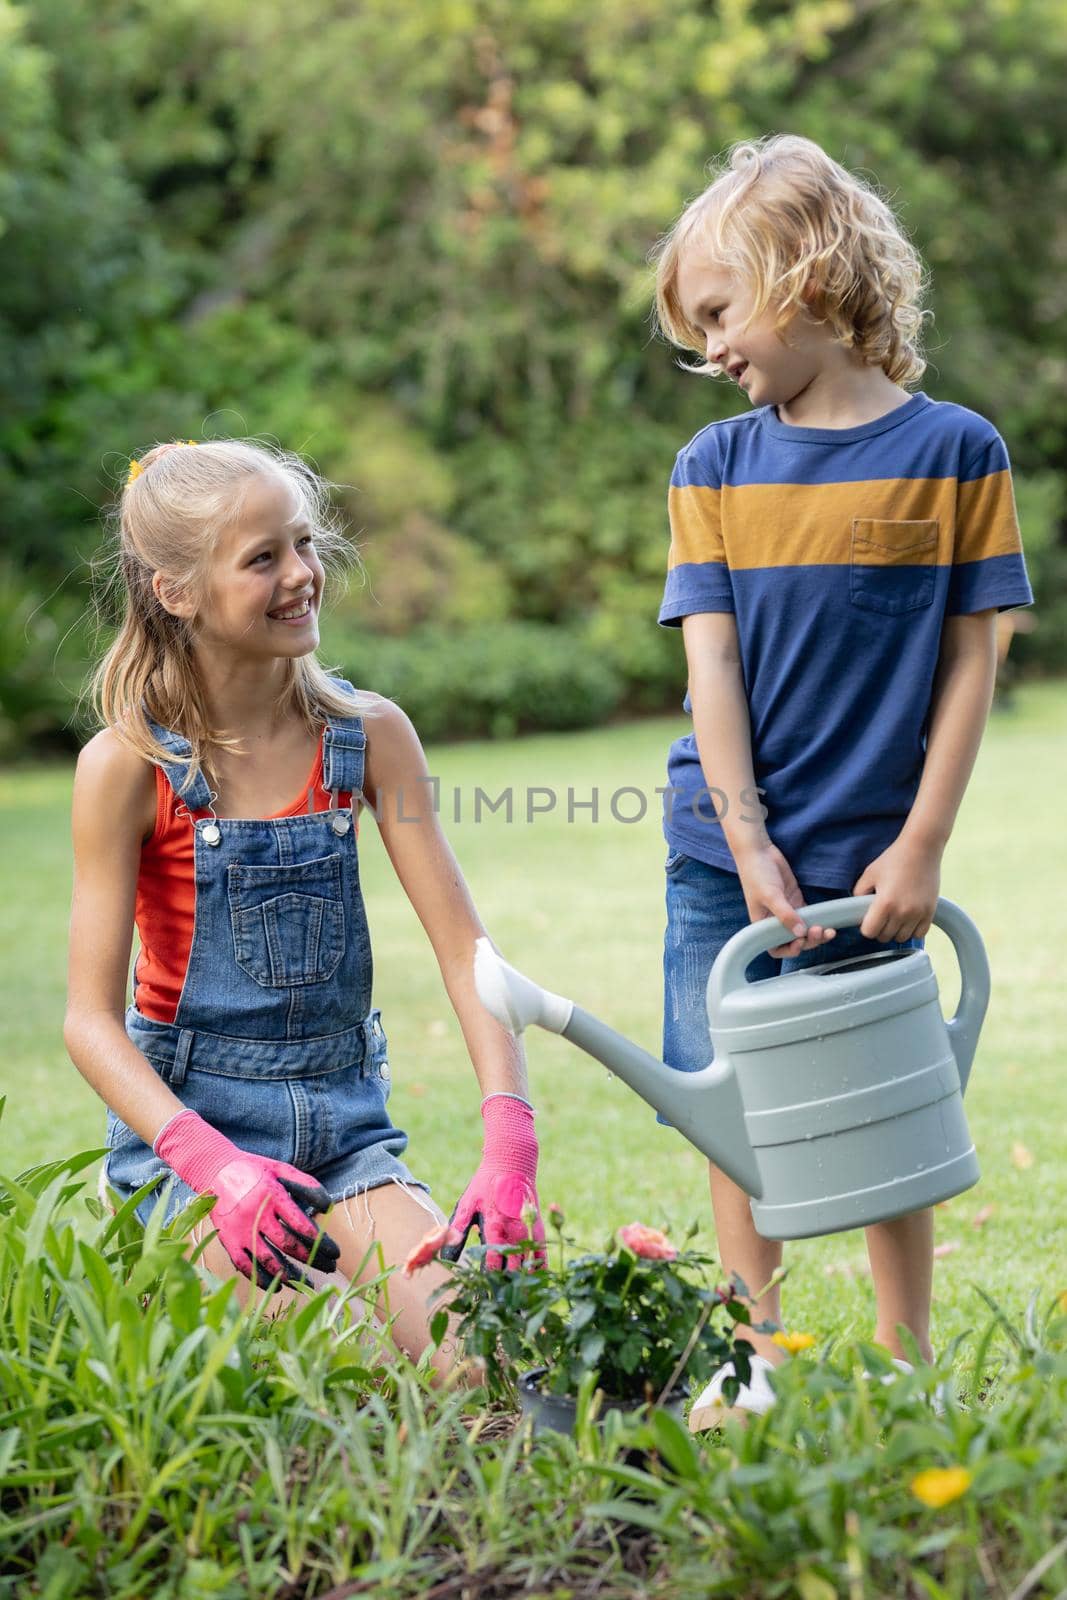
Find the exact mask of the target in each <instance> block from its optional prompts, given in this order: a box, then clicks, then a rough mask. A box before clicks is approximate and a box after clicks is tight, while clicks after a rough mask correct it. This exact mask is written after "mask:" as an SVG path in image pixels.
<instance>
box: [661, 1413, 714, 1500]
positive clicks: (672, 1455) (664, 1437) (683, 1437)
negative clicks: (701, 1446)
mask: <svg viewBox="0 0 1067 1600" xmlns="http://www.w3.org/2000/svg"><path fill="white" fill-rule="evenodd" d="M650 1427H651V1430H652V1436H653V1438H654V1440H655V1443H656V1449H657V1450H658V1451H659V1453H660V1455H661V1456H662V1457H663V1459H664V1461H666V1463H667V1465H668V1466H669V1467H670V1468H671V1470H672V1471H673V1472H676V1473H677V1474H678V1476H679V1477H680V1478H685V1479H687V1480H688V1481H689V1482H690V1483H693V1482H696V1481H697V1480H699V1479H700V1478H701V1477H702V1476H703V1468H702V1465H701V1460H700V1454H699V1451H698V1450H697V1447H696V1445H695V1444H694V1442H693V1439H692V1436H691V1435H690V1434H689V1432H688V1431H687V1429H685V1428H684V1427H683V1426H682V1424H681V1423H680V1422H679V1421H678V1418H677V1417H675V1416H672V1415H671V1413H670V1412H669V1411H662V1410H660V1409H659V1408H657V1409H656V1410H655V1411H653V1413H652V1418H651V1422H650Z"/></svg>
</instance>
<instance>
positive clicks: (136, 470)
mask: <svg viewBox="0 0 1067 1600" xmlns="http://www.w3.org/2000/svg"><path fill="white" fill-rule="evenodd" d="M195 444H196V440H195V439H174V440H173V441H172V442H171V443H170V444H168V445H164V446H162V448H161V451H160V453H161V454H162V451H163V450H176V449H184V448H185V447H186V446H187V445H195ZM143 471H144V467H143V466H142V465H141V463H140V462H139V461H133V460H131V462H130V470H129V472H128V473H127V474H126V483H127V485H129V484H131V483H133V482H134V480H135V479H137V478H139V477H140V476H141V473H142V472H143Z"/></svg>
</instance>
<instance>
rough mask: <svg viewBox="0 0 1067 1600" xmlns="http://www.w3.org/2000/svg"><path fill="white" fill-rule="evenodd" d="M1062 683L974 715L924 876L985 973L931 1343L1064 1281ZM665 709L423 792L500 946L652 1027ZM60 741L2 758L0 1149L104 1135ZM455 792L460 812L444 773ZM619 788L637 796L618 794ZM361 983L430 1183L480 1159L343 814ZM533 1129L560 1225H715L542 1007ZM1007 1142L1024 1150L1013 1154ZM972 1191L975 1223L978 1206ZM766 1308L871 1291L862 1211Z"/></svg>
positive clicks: (438, 769) (833, 1318) (650, 1130)
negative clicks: (2, 1106) (358, 897)
mask: <svg viewBox="0 0 1067 1600" xmlns="http://www.w3.org/2000/svg"><path fill="white" fill-rule="evenodd" d="M1065 725H1067V684H1051V683H1050V684H1034V685H1030V686H1027V687H1025V688H1024V689H1023V690H1022V691H1021V692H1020V694H1019V697H1018V703H1017V708H1016V709H1015V711H1014V712H1012V713H1010V714H1000V715H998V716H996V717H994V719H993V720H992V722H991V724H990V728H989V732H988V734H987V736H986V741H985V745H984V748H983V751H982V754H981V756H980V759H979V764H978V768H977V771H976V774H975V777H974V779H973V781H972V784H971V787H970V790H969V792H968V795H967V798H966V801H965V803H964V810H963V815H962V818H961V820H960V824H959V826H958V829H957V832H956V835H955V837H954V839H953V840H952V843H951V845H950V847H949V850H948V854H947V857H946V861H945V870H944V874H943V882H942V887H943V891H944V893H945V894H946V895H948V896H949V897H950V898H951V899H954V900H956V901H957V902H959V904H961V905H962V906H963V907H964V908H965V909H966V910H967V911H968V912H969V913H970V915H971V916H972V917H973V918H974V919H975V921H976V922H977V923H978V925H979V927H980V928H981V930H982V932H983V935H984V937H985V940H986V945H987V948H988V951H989V957H990V962H991V965H992V969H993V981H994V992H993V1001H992V1004H991V1007H990V1012H989V1016H988V1018H987V1021H986V1025H985V1031H984V1034H983V1037H982V1041H981V1045H980V1047H979V1053H978V1059H977V1062H976V1066H975V1070H974V1075H973V1077H972V1080H971V1089H970V1091H969V1095H968V1114H969V1118H970V1122H971V1128H972V1131H973V1133H974V1137H975V1141H976V1143H977V1146H978V1151H979V1156H980V1160H981V1164H982V1171H983V1181H982V1183H981V1185H980V1187H979V1188H977V1189H975V1190H973V1191H972V1192H971V1193H969V1194H966V1195H963V1196H960V1197H959V1198H957V1199H956V1200H955V1201H953V1202H952V1203H951V1204H950V1205H948V1206H945V1207H943V1208H941V1209H940V1210H939V1211H938V1213H937V1234H938V1242H939V1244H941V1245H945V1246H951V1247H952V1248H951V1249H950V1250H949V1251H947V1252H946V1253H944V1254H943V1256H942V1257H941V1258H939V1260H938V1262H937V1268H936V1278H935V1296H936V1304H935V1324H934V1341H935V1347H937V1348H939V1349H940V1348H943V1347H944V1346H945V1344H946V1343H947V1342H948V1340H950V1339H951V1338H953V1337H954V1336H956V1335H958V1334H960V1333H964V1332H966V1331H967V1330H968V1329H970V1328H972V1327H975V1326H978V1325H981V1324H983V1323H984V1322H985V1320H986V1315H985V1309H984V1307H983V1305H982V1303H981V1301H980V1299H979V1297H978V1295H977V1293H976V1291H975V1288H974V1285H975V1284H976V1283H980V1284H981V1285H982V1286H983V1287H984V1288H986V1289H987V1290H988V1291H989V1292H991V1293H992V1294H993V1295H995V1296H996V1297H997V1298H998V1299H1000V1300H1001V1301H1002V1302H1003V1303H1004V1304H1005V1306H1006V1308H1007V1309H1008V1310H1009V1311H1010V1312H1011V1313H1013V1314H1016V1315H1017V1314H1018V1313H1020V1312H1021V1310H1022V1309H1023V1307H1024V1305H1025V1303H1026V1300H1027V1297H1028V1296H1029V1294H1030V1293H1031V1291H1033V1290H1035V1289H1037V1290H1039V1291H1040V1292H1041V1294H1042V1297H1043V1298H1044V1297H1046V1296H1048V1295H1049V1294H1051V1293H1052V1292H1053V1291H1055V1290H1059V1289H1062V1288H1063V1287H1064V1286H1065V1284H1067V1268H1065V1266H1064V1262H1063V1248H1062V1246H1063V1226H1062V1220H1061V1219H1062V1216H1063V1214H1064V1210H1065V1205H1067V1166H1065V1164H1064V1162H1063V1161H1062V1160H1061V1159H1060V1152H1059V1148H1058V1143H1059V1139H1060V1137H1061V1129H1062V1128H1063V1125H1064V1119H1065V1113H1067V1079H1065V1076H1064V1073H1063V1060H1062V1048H1061V1039H1062V1037H1063V1032H1064V1022H1065V1020H1067V1002H1065V993H1067V985H1065V984H1064V982H1063V979H1062V977H1061V975H1060V972H1059V958H1058V952H1059V950H1060V949H1061V948H1062V947H1063V944H1064V939H1065V935H1067V905H1065V902H1064V899H1063V897H1062V893H1061V890H1062V876H1061V875H1060V876H1058V875H1057V873H1056V870H1055V863H1056V862H1057V860H1058V859H1059V858H1060V850H1061V844H1060V840H1059V837H1058V827H1057V824H1058V819H1059V817H1060V815H1061V814H1062V809H1063V795H1064V793H1065V792H1067V746H1065V744H1064V741H1063V738H1062V729H1063V727H1064V726H1065ZM683 726H684V723H683V720H682V719H681V718H680V717H679V718H677V719H673V718H668V719H657V720H654V721H646V722H640V723H635V724H631V725H628V726H624V727H612V728H607V729H604V730H600V731H596V732H591V733H589V732H586V733H578V734H570V735H554V736H550V737H540V738H534V739H527V740H522V741H518V742H511V743H500V744H468V745H459V746H450V747H444V748H438V749H433V750H431V751H430V766H431V770H432V771H433V772H435V773H436V774H438V775H439V777H440V779H441V800H442V815H443V820H444V823H445V826H446V830H447V832H448V834H449V836H450V837H451V839H452V841H453V844H454V847H455V849H456V852H457V854H458V856H459V858H460V861H461V863H462V866H463V869H464V871H465V873H466V875H467V878H468V881H469V883H470V886H471V889H472V891H473V894H474V897H475V900H476V902H477V904H478V906H479V909H480V911H481V914H482V916H483V918H484V920H485V922H486V924H487V926H488V927H489V929H490V930H491V932H492V933H493V936H494V938H495V939H496V941H497V943H498V944H499V945H500V947H501V948H502V949H503V951H504V953H505V954H506V955H507V956H508V958H509V959H510V960H511V961H513V962H514V963H515V964H516V965H517V966H520V967H522V968H524V969H525V970H527V971H528V972H529V973H530V974H531V976H534V977H536V978H537V979H539V980H540V981H541V982H543V983H544V984H545V985H546V986H547V987H549V988H554V989H558V990H560V991H562V992H564V993H567V994H570V995H571V996H573V997H574V998H575V999H577V1000H580V1001H581V1002H582V1004H584V1005H586V1006H587V1007H589V1008H590V1009H591V1010H593V1011H596V1012H598V1013H599V1014H600V1015H602V1016H603V1017H604V1018H605V1019H606V1020H608V1021H610V1022H611V1023H613V1024H614V1025H615V1026H616V1027H618V1028H620V1029H621V1030H622V1031H623V1032H626V1033H628V1034H630V1035H631V1036H632V1037H634V1038H635V1039H637V1040H639V1041H640V1042H641V1043H642V1044H644V1045H645V1046H646V1047H648V1048H649V1049H651V1050H653V1051H657V1052H658V1047H659V1028H660V1005H661V991H660V960H661V956H660V951H661V938H662V925H663V912H662V901H663V875H662V863H663V856H664V846H663V842H662V839H661V836H660V830H659V822H658V817H657V815H656V813H655V805H656V804H657V803H658V802H656V801H655V798H654V796H653V791H654V788H655V786H656V785H657V784H659V783H662V782H663V776H662V774H663V771H664V763H665V753H666V748H667V745H668V743H669V741H670V739H671V738H673V737H674V736H675V734H676V733H677V732H679V731H681V730H682V728H683ZM71 776H72V767H69V766H65V765H64V766H50V767H35V768H30V769H23V770H20V771H17V772H8V773H6V774H0V816H2V819H3V844H4V859H5V862H6V864H7V873H6V892H5V895H4V902H3V908H2V912H0V940H2V953H3V976H2V982H3V991H2V994H0V1013H2V1015H3V1018H4V1055H3V1070H2V1073H0V1080H2V1084H3V1088H4V1090H5V1092H6V1093H7V1095H8V1107H7V1111H6V1113H5V1116H4V1119H3V1123H2V1125H0V1169H2V1170H4V1171H7V1172H9V1173H10V1172H14V1171H18V1170H21V1169H23V1168H26V1167H28V1166H30V1165H31V1164H33V1163H35V1162H39V1161H42V1160H45V1159H46V1158H50V1157H55V1156H57V1155H60V1154H61V1153H64V1152H68V1151H71V1150H74V1149H78V1148H88V1147H90V1146H93V1145H96V1144H99V1143H100V1142H101V1141H102V1137H103V1124H104V1117H103V1108H102V1106H101V1105H100V1103H99V1102H98V1101H97V1099H96V1097H95V1096H94V1094H93V1093H92V1091H91V1090H90V1089H89V1088H88V1087H87V1086H86V1085H85V1084H84V1083H83V1081H82V1080H81V1078H80V1077H79V1075H78V1073H77V1071H76V1070H75V1068H74V1067H73V1066H72V1065H71V1063H70V1062H69V1060H68V1059H67V1056H66V1053H65V1050H64V1047H63V1042H62V1037H61V1025H62V1013H63V997H64V964H65V936H66V922H67V913H68V904H69V896H70V845H69V819H68V807H69V798H70V786H71ZM508 785H511V786H512V788H513V790H514V792H515V797H516V815H515V818H514V820H513V822H512V823H511V824H508V823H507V821H506V820H505V818H504V815H503V813H498V814H496V815H488V814H483V817H482V820H481V821H480V823H478V824H475V823H474V822H473V821H472V819H471V806H472V796H473V792H474V789H475V787H476V786H480V787H481V788H482V789H484V790H486V791H487V792H488V793H489V794H491V795H496V794H498V793H499V791H500V790H502V789H503V788H505V787H507V786H508ZM624 786H632V787H635V788H637V789H640V790H643V791H644V792H645V793H646V794H647V795H649V796H650V797H652V804H651V805H650V806H649V810H648V815H647V816H646V817H645V818H644V820H643V821H641V822H639V823H636V824H633V825H622V824H620V823H618V822H617V821H615V820H613V819H612V817H611V816H610V813H609V811H608V802H609V800H610V797H611V795H612V793H613V792H614V791H616V790H618V789H621V788H622V787H624ZM535 787H544V788H551V789H554V790H555V791H556V792H557V794H559V795H560V796H561V801H560V803H559V804H558V805H557V808H556V810H555V811H554V812H553V813H552V814H550V815H547V816H538V817H536V818H535V819H534V821H533V822H532V823H527V822H526V820H525V815H524V807H525V795H526V791H527V789H528V788H535ZM568 787H570V788H571V789H573V791H574V793H575V798H576V800H578V801H581V800H584V799H588V798H589V796H590V794H591V792H592V790H593V789H594V788H596V789H598V790H599V793H600V801H601V817H600V820H599V822H597V823H595V824H594V823H593V821H592V820H591V817H590V814H589V812H588V810H578V811H577V813H576V819H575V820H574V821H573V822H568V820H567V814H566V792H567V789H568ZM455 790H458V791H459V792H460V794H461V797H462V800H461V815H460V818H459V820H458V821H457V820H454V798H453V797H454V791H455ZM623 803H624V804H625V805H627V806H633V805H635V801H634V800H633V797H627V799H626V801H625V802H623ZM361 847H362V850H363V859H364V873H365V881H366V892H367V899H368V907H369V914H370V920H371V927H372V931H373V934H374V943H375V954H376V972H377V984H376V991H375V997H376V1001H377V1003H378V1004H379V1005H380V1006H381V1007H382V1011H383V1016H384V1019H385V1022H386V1027H387V1031H388V1033H389V1036H390V1042H391V1051H390V1057H391V1062H392V1066H393V1077H394V1084H395V1087H394V1091H393V1098H392V1102H391V1109H392V1112H393V1115H394V1118H395V1120H396V1121H397V1122H398V1123H399V1124H400V1125H401V1126H403V1127H405V1128H407V1130H408V1132H409V1134H410V1136H411V1144H410V1148H409V1153H408V1156H409V1161H410V1163H411V1165H412V1167H413V1168H414V1170H415V1171H416V1172H417V1173H419V1174H420V1175H422V1176H425V1177H426V1178H427V1179H428V1180H429V1182H430V1183H431V1184H432V1185H433V1188H434V1192H435V1194H436V1196H437V1198H438V1199H439V1201H440V1202H441V1204H442V1205H443V1206H444V1207H445V1209H446V1210H447V1209H449V1208H450V1206H451V1204H452V1203H453V1201H454V1200H455V1198H456V1197H457V1195H458V1194H459V1192H460V1190H461V1188H462V1187H463V1185H464V1184H465V1183H466V1181H467V1179H468V1177H469V1176H470V1174H471V1172H472V1171H473V1168H474V1165H475V1164H476V1161H477V1156H478V1150H479V1136H480V1119H479V1116H478V1094H477V1086H476V1082H475V1079H474V1074H473V1072H472V1070H471V1067H470V1064H469V1062H468V1060H467V1057H466V1054H465V1051H464V1047H463V1042H462V1038H461V1036H460V1032H459V1028H458V1026H457V1024H456V1022H455V1019H454V1017H453V1015H452V1013H451V1010H450V1008H449V1005H448V1001H447V999H446V997H445V994H444V991H443V988H442V986H441V983H440V981H439V978H438V974H437V969H436V965H435V963H434V960H433V956H432V954H431V952H430V949H429V945H428V943H427V941H426V939H425V937H424V935H423V933H422V930H421V928H420V927H419V925H418V923H417V921H416V919H415V916H414V914H413V912H412V910H411V908H410V906H409V905H408V903H407V901H406V899H405V897H404V895H403V893H402V892H401V890H400V888H399V886H398V884H397V883H396V880H395V878H394V877H393V875H392V872H391V869H390V867H389V864H388V861H387V860H386V858H385V854H384V851H383V850H382V849H381V847H380V844H379V842H378V839H377V836H376V832H375V828H374V825H373V823H372V822H370V821H369V820H368V821H367V822H366V823H365V825H364V827H363V829H362V838H361ZM930 943H931V950H932V953H933V955H934V959H935V962H936V964H937V967H938V972H939V975H940V976H941V978H942V990H943V999H944V1001H945V1004H946V1007H950V1006H954V1004H955V999H956V993H957V983H956V979H955V973H954V971H953V967H952V960H951V951H950V948H949V947H948V945H947V942H946V941H945V940H944V938H943V937H942V936H941V935H940V934H938V933H935V934H934V935H933V936H932V937H931V941H930ZM528 1054H529V1060H530V1069H531V1081H532V1085H533V1092H534V1096H535V1099H536V1101H537V1105H538V1108H539V1120H538V1128H539V1134H540V1139H541V1147H542V1166H541V1180H540V1188H541V1196H542V1200H543V1202H544V1203H546V1204H547V1202H549V1201H551V1200H555V1201H558V1202H559V1203H560V1204H562V1205H563V1207H564V1209H565V1210H566V1212H567V1215H568V1222H569V1224H570V1230H569V1231H572V1232H574V1233H575V1234H576V1235H577V1236H578V1237H579V1238H580V1239H582V1240H583V1241H588V1242H589V1243H590V1244H599V1243H600V1242H601V1240H602V1239H603V1238H604V1236H605V1235H606V1233H607V1232H608V1230H609V1229H610V1228H613V1227H615V1226H616V1225H618V1224H620V1223H623V1222H629V1221H631V1220H633V1219H634V1218H640V1219H641V1220H644V1221H647V1222H649V1223H654V1224H657V1225H660V1226H666V1227H668V1228H670V1229H672V1230H673V1231H675V1232H676V1233H677V1232H679V1231H680V1230H682V1229H683V1228H684V1227H685V1226H686V1225H688V1224H689V1223H690V1222H691V1221H693V1220H696V1221H698V1222H699V1223H700V1227H701V1236H700V1241H699V1242H701V1243H704V1244H707V1245H709V1246H710V1247H712V1248H713V1240H712V1236H711V1214H710V1206H709V1204H708V1200H707V1189H706V1176H705V1165H704V1162H703V1161H702V1159H701V1157H700V1156H698V1154H697V1153H696V1152H695V1151H693V1150H691V1149H690V1148H689V1147H688V1146H687V1145H685V1144H684V1143H683V1142H682V1141H681V1140H680V1138H679V1137H678V1136H677V1135H676V1134H675V1133H674V1132H672V1131H671V1130H668V1129H665V1128H662V1127H660V1126H658V1125H657V1123H656V1121H655V1118H654V1114H653V1113H652V1112H651V1111H649V1110H648V1108H646V1107H645V1106H644V1104H643V1103H642V1102H641V1101H640V1100H638V1099H637V1098H636V1097H634V1096H633V1095H632V1094H630V1092H629V1091H628V1090H627V1089H626V1088H625V1087H624V1086H623V1085H622V1084H620V1083H619V1082H617V1081H615V1080H612V1079H609V1078H608V1076H607V1074H606V1073H605V1072H604V1071H603V1070H602V1069H601V1068H600V1067H599V1066H598V1065H597V1064H596V1063H594V1062H592V1061H590V1060H588V1059H587V1058H585V1057H583V1056H580V1055H578V1054H577V1053H576V1052H575V1051H574V1050H573V1049H571V1048H570V1047H569V1046H567V1045H566V1044H564V1043H563V1042H562V1041H560V1040H557V1039H554V1038H551V1037H549V1036H548V1035H546V1034H543V1033H540V1032H538V1033H535V1034H532V1035H530V1036H528ZM1026 1153H1028V1156H1029V1161H1028V1162H1027V1159H1026ZM989 1207H992V1208H993V1209H992V1212H991V1214H990V1215H989V1217H988V1220H986V1221H985V1222H984V1224H983V1225H982V1226H978V1227H976V1226H975V1225H974V1218H975V1216H976V1214H977V1213H979V1211H980V1210H987V1209H988V1208H989ZM787 1261H788V1262H789V1263H790V1265H791V1275H790V1281H789V1284H788V1286H787V1290H786V1300H785V1306H786V1316H787V1319H788V1321H789V1323H790V1324H791V1325H792V1326H794V1327H799V1328H804V1329H806V1330H808V1331H810V1332H812V1333H814V1334H815V1335H816V1336H817V1337H818V1338H820V1339H822V1338H824V1337H827V1336H830V1335H833V1334H837V1335H842V1336H844V1335H853V1334H863V1333H865V1332H868V1331H869V1329H870V1326H871V1322H872V1315H873V1302H872V1294H871V1287H870V1280H869V1278H868V1277H867V1276H866V1275H865V1271H864V1263H865V1253H864V1248H863V1241H862V1238H861V1237H860V1236H859V1235H858V1234H849V1235H844V1236H837V1237H835V1238H832V1239H828V1240H823V1241H813V1242H809V1243H806V1244H800V1245H796V1246H794V1247H792V1249H791V1250H790V1251H789V1252H788V1254H787Z"/></svg>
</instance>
